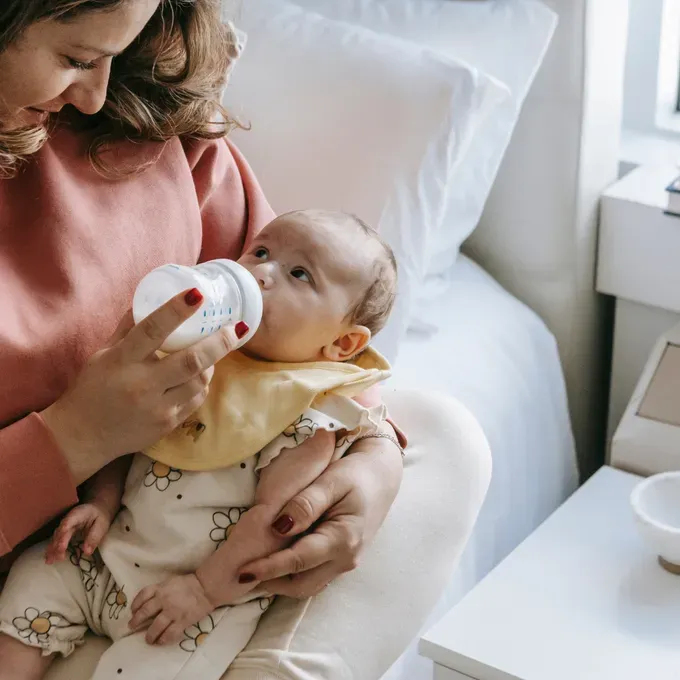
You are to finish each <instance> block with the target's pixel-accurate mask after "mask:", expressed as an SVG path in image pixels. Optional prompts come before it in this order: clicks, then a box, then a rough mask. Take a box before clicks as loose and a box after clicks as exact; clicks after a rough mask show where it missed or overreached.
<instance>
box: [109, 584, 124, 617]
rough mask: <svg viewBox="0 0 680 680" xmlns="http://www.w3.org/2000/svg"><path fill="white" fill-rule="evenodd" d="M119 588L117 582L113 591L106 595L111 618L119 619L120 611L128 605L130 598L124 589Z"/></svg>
mask: <svg viewBox="0 0 680 680" xmlns="http://www.w3.org/2000/svg"><path fill="white" fill-rule="evenodd" d="M124 588H125V586H123V587H122V588H119V587H118V586H117V585H116V584H115V583H114V584H113V588H111V592H110V593H109V594H108V595H107V596H106V604H108V605H109V618H110V619H116V620H118V617H119V616H120V613H121V612H122V611H123V609H125V607H127V605H128V599H127V595H126V594H125V593H124V592H123V589H124Z"/></svg>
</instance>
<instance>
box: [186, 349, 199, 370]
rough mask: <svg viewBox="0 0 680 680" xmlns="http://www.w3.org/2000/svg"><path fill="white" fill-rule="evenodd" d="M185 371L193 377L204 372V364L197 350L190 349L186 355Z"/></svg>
mask: <svg viewBox="0 0 680 680" xmlns="http://www.w3.org/2000/svg"><path fill="white" fill-rule="evenodd" d="M184 369H185V370H186V372H187V373H188V374H189V375H191V376H194V375H198V374H201V373H202V372H203V362H202V361H201V357H200V355H199V353H198V352H197V351H196V350H195V349H189V350H187V351H186V352H185V354H184Z"/></svg>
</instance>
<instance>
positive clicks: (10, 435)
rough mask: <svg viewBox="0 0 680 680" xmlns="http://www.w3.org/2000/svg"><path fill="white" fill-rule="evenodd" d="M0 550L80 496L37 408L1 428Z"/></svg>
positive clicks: (20, 538)
mask: <svg viewBox="0 0 680 680" xmlns="http://www.w3.org/2000/svg"><path fill="white" fill-rule="evenodd" d="M0 461H1V464H0V555H5V554H7V553H9V552H10V551H11V550H12V549H13V548H14V547H15V546H16V545H18V544H19V543H20V542H21V541H22V540H23V539H24V538H26V537H27V536H29V535H31V534H32V533H34V532H35V531H37V530H38V529H39V528H40V527H42V526H43V525H44V524H45V523H46V522H48V521H49V520H50V519H52V518H53V517H55V516H56V515H58V514H59V513H61V512H63V511H64V510H66V509H67V508H68V507H69V506H71V505H73V504H74V503H77V502H78V495H77V492H76V485H75V482H74V479H73V477H72V475H71V470H70V468H69V465H68V463H67V461H66V458H65V457H64V456H63V454H62V452H61V449H60V448H59V446H58V445H57V442H56V441H55V439H54V437H53V436H52V433H51V431H50V430H49V429H48V427H47V426H46V425H45V423H44V422H43V419H42V418H41V417H40V415H38V414H37V413H32V414H30V415H28V416H26V417H25V418H23V419H21V420H19V421H17V422H16V423H14V424H12V425H9V426H8V427H5V428H4V429H2V430H0Z"/></svg>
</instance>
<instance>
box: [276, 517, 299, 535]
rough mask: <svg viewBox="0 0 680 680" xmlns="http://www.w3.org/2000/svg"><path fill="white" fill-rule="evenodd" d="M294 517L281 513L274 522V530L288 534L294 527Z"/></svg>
mask: <svg viewBox="0 0 680 680" xmlns="http://www.w3.org/2000/svg"><path fill="white" fill-rule="evenodd" d="M293 524H295V522H293V518H292V517H291V516H290V515H281V517H279V518H278V519H277V520H276V522H274V524H272V527H273V528H274V531H276V532H278V533H279V534H287V533H288V532H289V531H290V530H291V529H292V528H293Z"/></svg>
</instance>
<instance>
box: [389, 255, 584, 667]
mask: <svg viewBox="0 0 680 680" xmlns="http://www.w3.org/2000/svg"><path fill="white" fill-rule="evenodd" d="M442 296H443V298H444V299H445V301H444V302H442V300H439V299H433V300H431V301H430V305H431V310H428V311H431V312H432V313H433V314H437V313H438V310H441V309H442V308H444V309H446V310H447V315H446V322H445V323H444V324H443V325H441V326H440V327H439V329H438V330H429V331H428V330H427V329H424V331H423V332H415V331H411V332H410V333H409V334H408V336H407V337H406V339H405V340H404V342H403V345H402V350H401V352H400V355H399V361H398V363H397V366H396V368H395V375H394V377H393V379H392V380H391V383H390V385H389V387H391V388H396V389H399V388H421V389H422V388H425V389H432V390H437V391H439V392H445V393H453V394H455V395H456V397H457V398H458V399H460V400H461V401H462V402H463V403H464V404H465V405H466V406H467V407H468V408H469V409H470V410H471V412H472V413H473V414H474V415H475V416H476V417H477V419H478V420H479V422H480V423H481V425H482V427H483V429H484V432H485V434H486V436H487V439H488V440H489V444H490V446H491V451H492V454H493V464H494V471H493V478H492V481H491V487H490V489H489V493H488V495H487V498H486V501H485V504H484V506H483V508H482V512H481V513H480V517H479V520H478V522H477V525H476V528H475V531H474V533H473V535H472V538H471V539H470V542H469V544H468V546H467V548H466V550H465V553H464V554H463V557H462V560H461V562H460V564H459V566H458V568H457V569H456V572H455V574H454V575H453V577H452V579H451V582H450V583H449V585H448V587H447V589H446V591H445V593H444V595H443V596H442V599H441V602H440V603H439V605H438V607H437V608H436V609H435V611H434V612H433V614H432V617H431V619H430V622H429V623H430V624H431V623H433V622H434V621H435V620H437V619H438V618H439V617H440V616H441V615H443V614H444V613H445V612H446V611H448V609H449V608H450V607H451V606H453V604H455V603H456V602H457V601H458V600H459V599H460V598H461V597H462V596H463V595H465V593H467V592H468V591H469V590H470V589H471V588H472V587H473V586H474V585H475V584H476V583H477V582H478V581H479V580H480V579H482V578H483V577H484V576H485V575H486V574H487V573H488V572H489V571H490V570H491V569H492V568H493V567H494V566H496V564H498V562H500V561H501V560H502V559H503V558H504V557H505V556H506V555H507V554H508V553H509V552H510V551H512V550H513V549H514V548H515V547H516V546H517V545H518V544H519V543H520V542H521V541H522V540H523V539H524V538H525V537H526V536H527V535H528V534H529V533H531V531H533V529H534V528H536V526H538V524H540V523H541V522H542V521H543V520H544V519H545V518H546V517H547V516H548V515H549V514H551V513H552V511H553V510H554V509H555V508H556V507H557V506H559V505H560V504H561V503H562V502H563V500H564V499H565V498H566V497H567V496H569V495H570V494H571V493H572V492H573V491H574V490H575V489H576V487H577V484H578V474H577V468H576V459H575V455H574V448H573V438H572V434H571V425H570V422H569V417H568V411H567V403H566V391H565V386H564V377H563V373H562V370H561V366H560V362H559V356H558V352H557V345H556V343H555V339H554V337H553V335H552V334H551V333H550V332H549V331H548V329H547V328H546V326H545V324H544V323H543V322H542V321H541V320H540V319H539V317H538V316H537V315H536V314H535V313H534V312H533V311H531V310H530V309H529V308H528V307H526V306H525V305H524V304H523V303H521V302H520V301H519V300H517V298H515V297H513V296H512V295H510V294H509V293H507V292H506V291H505V290H504V289H503V288H502V287H501V286H500V285H499V284H498V283H497V282H496V281H495V280H494V279H493V278H492V277H491V276H490V275H489V274H487V273H486V272H485V271H484V270H483V269H482V268H481V267H480V266H479V265H477V264H476V263H474V262H473V261H472V260H470V259H469V258H467V257H465V256H464V255H462V256H461V257H460V260H459V262H458V263H457V264H456V268H455V275H454V277H453V280H452V281H451V286H450V288H449V289H448V290H446V291H443V292H442ZM433 357H434V361H435V362H436V364H437V367H438V369H439V370H437V371H436V372H435V371H432V370H428V369H429V367H430V366H431V363H432V361H433ZM431 676H432V670H431V662H430V661H429V660H426V659H423V658H422V657H419V656H418V655H417V652H416V645H415V644H413V645H412V646H411V648H410V649H409V650H408V652H407V653H406V654H405V655H404V656H403V657H402V658H401V659H400V660H399V661H398V662H397V663H396V664H395V666H394V667H393V668H392V670H391V671H390V673H388V674H387V675H386V676H385V680H397V679H403V680H407V679H408V680H420V679H422V680H427V679H429V678H431Z"/></svg>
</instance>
